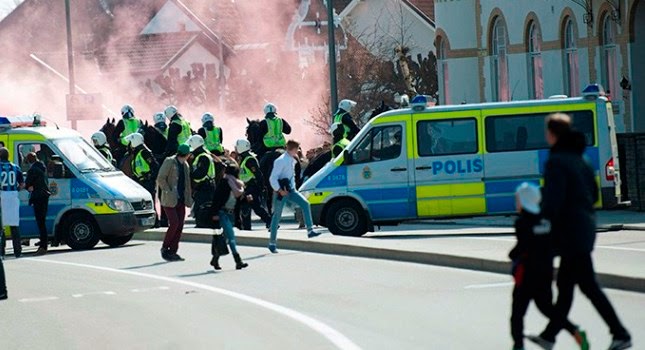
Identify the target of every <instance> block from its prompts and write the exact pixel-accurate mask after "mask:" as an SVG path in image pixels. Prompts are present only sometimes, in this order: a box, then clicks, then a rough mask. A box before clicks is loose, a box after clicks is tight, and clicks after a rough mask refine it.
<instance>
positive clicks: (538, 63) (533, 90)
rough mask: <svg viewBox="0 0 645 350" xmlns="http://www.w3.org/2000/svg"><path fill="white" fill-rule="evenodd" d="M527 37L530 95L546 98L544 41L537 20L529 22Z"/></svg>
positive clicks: (536, 97)
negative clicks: (543, 60) (543, 66)
mask: <svg viewBox="0 0 645 350" xmlns="http://www.w3.org/2000/svg"><path fill="white" fill-rule="evenodd" d="M526 39H527V43H528V45H527V46H528V47H527V49H528V72H529V96H530V98H533V99H542V98H544V82H543V79H542V43H541V38H540V29H539V28H538V26H537V24H536V23H535V21H531V22H530V23H529V27H528V31H527V38H526Z"/></svg>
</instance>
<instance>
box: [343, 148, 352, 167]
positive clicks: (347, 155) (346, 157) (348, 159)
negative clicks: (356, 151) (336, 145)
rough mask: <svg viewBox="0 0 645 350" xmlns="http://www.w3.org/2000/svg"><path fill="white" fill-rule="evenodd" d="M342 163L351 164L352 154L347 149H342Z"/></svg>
mask: <svg viewBox="0 0 645 350" xmlns="http://www.w3.org/2000/svg"><path fill="white" fill-rule="evenodd" d="M343 163H344V164H347V165H349V164H352V155H351V153H349V150H344V151H343Z"/></svg>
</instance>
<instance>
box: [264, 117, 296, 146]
mask: <svg viewBox="0 0 645 350" xmlns="http://www.w3.org/2000/svg"><path fill="white" fill-rule="evenodd" d="M260 130H261V132H262V135H263V138H262V141H263V142H264V147H266V148H267V149H269V150H274V149H277V148H284V147H285V146H286V145H287V140H286V139H285V137H284V134H290V133H291V126H290V125H289V123H287V122H286V121H285V120H283V119H282V118H280V117H278V116H277V115H275V114H274V113H269V114H268V115H267V116H266V118H265V119H264V120H263V121H262V123H261V124H260Z"/></svg>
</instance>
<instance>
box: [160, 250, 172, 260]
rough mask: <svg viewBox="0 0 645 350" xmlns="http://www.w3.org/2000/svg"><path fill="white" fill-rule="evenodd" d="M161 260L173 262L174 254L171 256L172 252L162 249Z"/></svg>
mask: <svg viewBox="0 0 645 350" xmlns="http://www.w3.org/2000/svg"><path fill="white" fill-rule="evenodd" d="M161 258H162V259H164V260H166V261H172V254H170V250H168V249H166V248H161Z"/></svg>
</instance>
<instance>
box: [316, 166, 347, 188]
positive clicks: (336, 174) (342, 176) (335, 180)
mask: <svg viewBox="0 0 645 350" xmlns="http://www.w3.org/2000/svg"><path fill="white" fill-rule="evenodd" d="M345 186H347V167H346V166H339V167H338V168H336V169H334V171H332V172H331V174H329V175H327V176H325V178H324V179H322V180H321V181H320V183H319V184H318V186H316V188H331V187H345Z"/></svg>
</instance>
